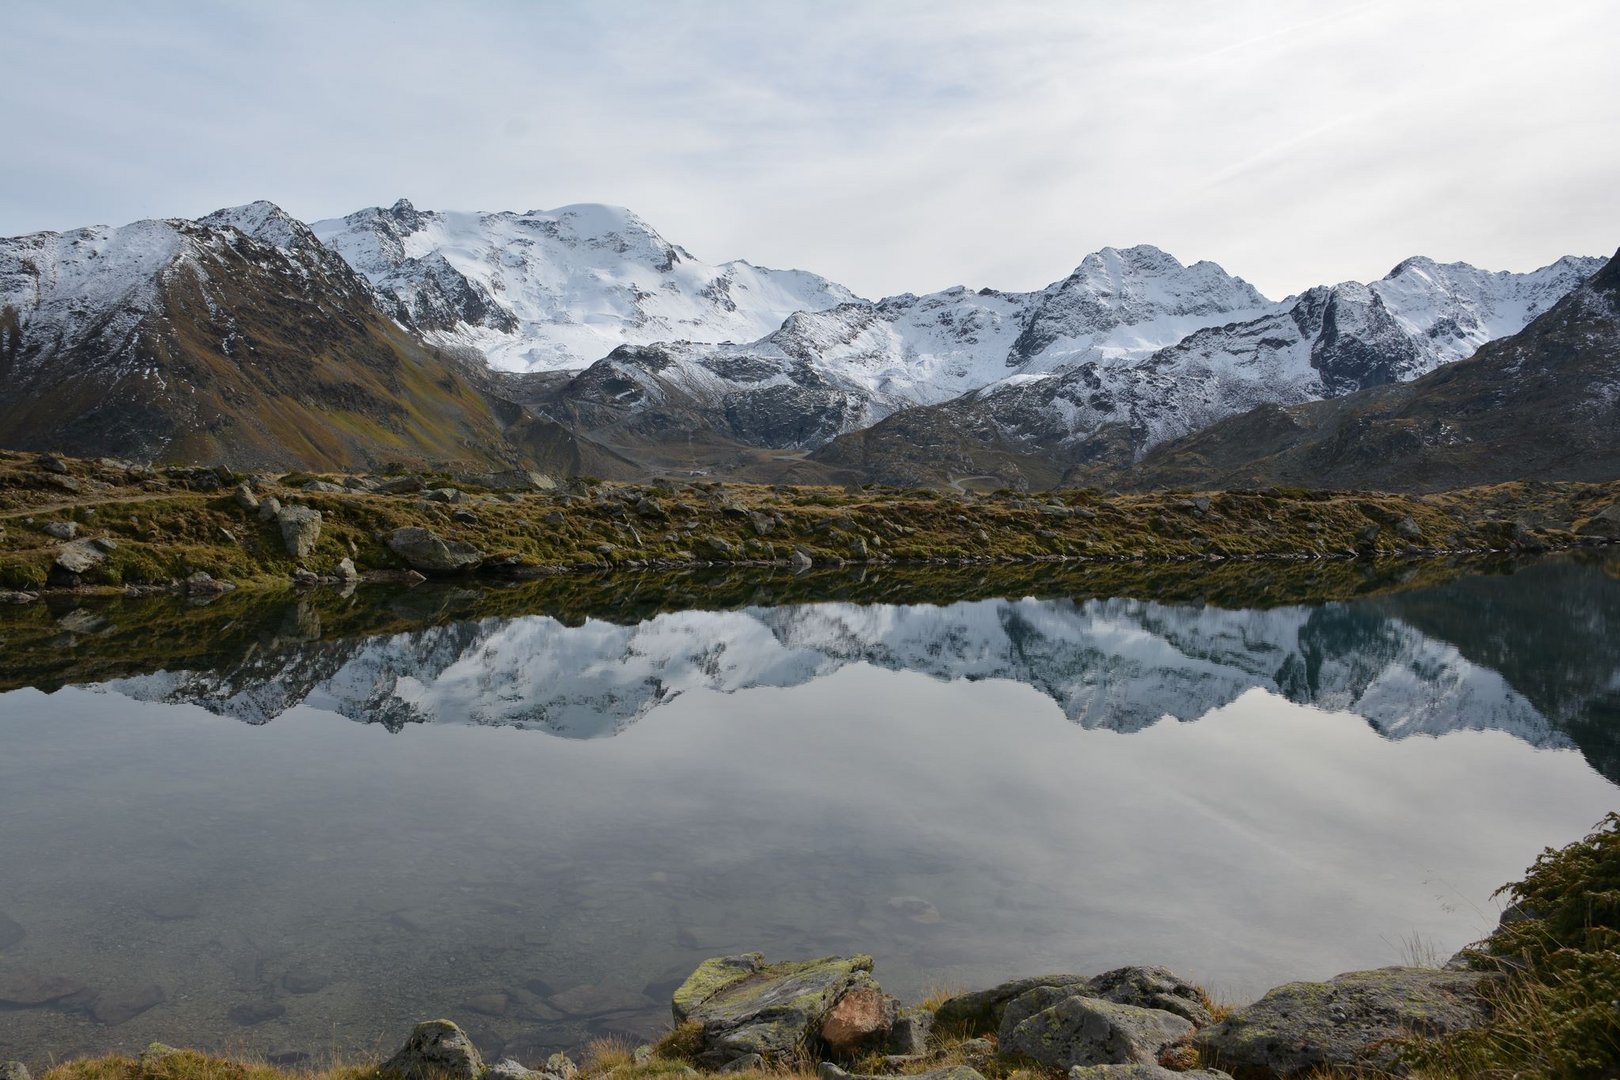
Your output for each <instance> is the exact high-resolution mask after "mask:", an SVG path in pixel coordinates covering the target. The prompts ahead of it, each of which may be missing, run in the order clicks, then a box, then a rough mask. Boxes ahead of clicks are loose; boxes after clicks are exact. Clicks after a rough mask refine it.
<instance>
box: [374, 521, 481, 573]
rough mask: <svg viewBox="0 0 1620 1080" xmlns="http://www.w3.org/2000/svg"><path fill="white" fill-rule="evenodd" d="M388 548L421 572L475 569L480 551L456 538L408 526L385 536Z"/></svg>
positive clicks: (413, 568) (456, 571)
mask: <svg viewBox="0 0 1620 1080" xmlns="http://www.w3.org/2000/svg"><path fill="white" fill-rule="evenodd" d="M388 550H389V551H392V552H393V553H394V554H395V555H398V556H399V557H400V558H401V559H404V560H405V565H407V566H409V567H410V568H411V569H412V570H419V571H421V572H422V573H424V574H454V573H458V572H460V571H463V570H474V569H477V567H478V565H479V564H480V563H482V562H483V561H484V553H483V552H482V551H479V550H478V549H477V548H475V547H473V546H472V545H471V544H464V543H462V542H461V541H459V540H445V539H442V538H441V537H439V536H437V535H436V534H434V533H432V532H430V531H429V530H427V529H421V528H417V527H415V526H409V527H407V528H403V529H395V530H394V531H393V532H392V533H390V534H389V535H388Z"/></svg>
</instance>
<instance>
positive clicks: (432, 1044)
mask: <svg viewBox="0 0 1620 1080" xmlns="http://www.w3.org/2000/svg"><path fill="white" fill-rule="evenodd" d="M379 1071H381V1072H383V1073H384V1074H387V1075H392V1076H398V1077H402V1078H403V1080H479V1077H480V1076H482V1075H483V1073H484V1059H483V1058H482V1057H480V1056H479V1054H478V1048H477V1047H476V1046H474V1045H473V1044H472V1040H471V1039H469V1038H468V1037H467V1033H466V1032H465V1031H462V1030H461V1028H460V1027H458V1026H457V1025H456V1024H454V1023H452V1022H451V1021H449V1020H425V1021H423V1022H422V1023H420V1024H417V1025H416V1028H415V1029H414V1030H413V1031H412V1032H411V1037H410V1038H409V1039H406V1040H405V1045H404V1046H402V1047H400V1048H399V1052H398V1053H397V1054H395V1055H394V1056H393V1057H391V1058H389V1059H388V1060H387V1061H385V1062H383V1063H382V1067H381V1069H380V1070H379Z"/></svg>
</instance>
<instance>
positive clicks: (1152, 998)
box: [1087, 967, 1215, 1027]
mask: <svg viewBox="0 0 1620 1080" xmlns="http://www.w3.org/2000/svg"><path fill="white" fill-rule="evenodd" d="M1087 993H1088V994H1090V995H1091V996H1092V997H1099V998H1103V999H1104V1000H1106V1001H1117V1002H1119V1003H1120V1004H1122V1005H1135V1006H1138V1007H1139V1008H1143V1009H1163V1010H1164V1011H1165V1012H1172V1013H1175V1014H1176V1015H1177V1016H1179V1017H1182V1018H1183V1019H1186V1020H1191V1021H1192V1022H1193V1024H1194V1025H1195V1026H1197V1027H1207V1026H1208V1025H1210V1024H1213V1023H1214V1022H1215V1018H1214V1017H1213V1016H1211V1015H1210V1012H1209V1009H1207V1008H1206V1007H1205V1006H1204V992H1203V991H1202V990H1201V989H1199V987H1198V986H1196V985H1195V984H1193V983H1190V982H1188V981H1187V980H1186V979H1183V978H1182V977H1181V976H1179V975H1177V974H1176V973H1175V972H1173V971H1171V970H1170V969H1169V968H1162V967H1122V968H1115V969H1114V970H1112V971H1105V972H1103V973H1102V974H1101V975H1094V976H1092V978H1091V980H1090V981H1089V982H1088V983H1087Z"/></svg>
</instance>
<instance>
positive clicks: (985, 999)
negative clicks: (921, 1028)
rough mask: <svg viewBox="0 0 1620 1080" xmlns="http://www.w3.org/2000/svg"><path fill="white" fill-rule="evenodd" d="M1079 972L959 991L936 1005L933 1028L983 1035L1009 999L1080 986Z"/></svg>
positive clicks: (1082, 981)
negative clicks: (1046, 988) (1049, 988)
mask: <svg viewBox="0 0 1620 1080" xmlns="http://www.w3.org/2000/svg"><path fill="white" fill-rule="evenodd" d="M1086 982H1087V979H1086V978H1085V976H1083V975H1038V976H1036V977H1035V978H1032V979H1014V980H1013V981H1011V982H1004V983H1002V984H1001V985H1000V986H992V987H991V988H990V989H988V990H975V991H973V992H972V993H970V994H960V995H958V996H957V997H953V998H951V999H950V1000H948V1001H946V1002H944V1003H943V1004H941V1005H940V1007H939V1008H938V1009H936V1010H935V1011H934V1027H935V1028H937V1029H939V1030H943V1031H950V1032H953V1033H960V1034H966V1035H986V1034H989V1033H990V1032H993V1031H996V1030H997V1029H998V1028H999V1027H1000V1026H1001V1016H1002V1013H1003V1012H1005V1011H1006V1008H1007V1003H1008V1002H1009V1001H1011V1000H1012V999H1013V998H1016V997H1019V996H1021V995H1023V994H1027V993H1028V992H1029V991H1031V990H1034V989H1035V988H1036V987H1039V986H1058V987H1062V986H1072V987H1077V988H1079V987H1084V986H1085V984H1086Z"/></svg>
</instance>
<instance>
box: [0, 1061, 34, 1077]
mask: <svg viewBox="0 0 1620 1080" xmlns="http://www.w3.org/2000/svg"><path fill="white" fill-rule="evenodd" d="M0 1080H32V1078H31V1077H30V1076H29V1075H28V1066H26V1065H24V1064H23V1063H22V1062H20V1061H3V1062H0Z"/></svg>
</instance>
